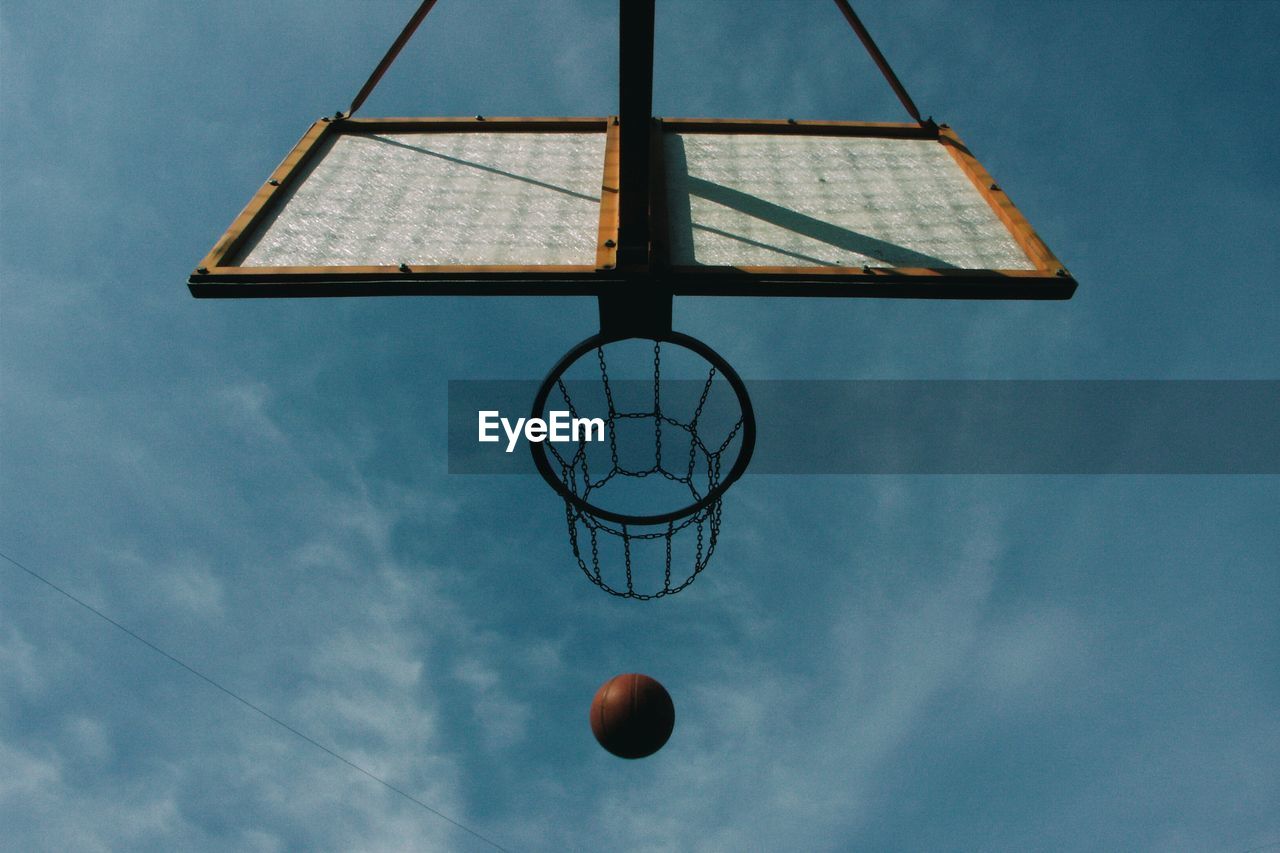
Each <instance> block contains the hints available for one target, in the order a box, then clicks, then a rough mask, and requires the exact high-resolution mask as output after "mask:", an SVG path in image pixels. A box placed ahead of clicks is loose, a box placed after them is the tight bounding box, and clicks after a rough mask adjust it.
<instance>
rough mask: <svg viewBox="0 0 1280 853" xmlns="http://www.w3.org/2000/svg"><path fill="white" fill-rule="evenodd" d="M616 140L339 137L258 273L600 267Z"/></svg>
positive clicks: (257, 252) (247, 259)
mask: <svg viewBox="0 0 1280 853" xmlns="http://www.w3.org/2000/svg"><path fill="white" fill-rule="evenodd" d="M604 150H605V134H604V133H478V132H465V133H435V132H432V133H343V134H335V135H331V136H330V137H329V139H328V140H327V141H326V143H324V144H322V145H321V146H320V147H319V150H318V151H317V152H316V154H315V156H314V157H313V158H312V160H311V162H310V164H309V168H307V169H306V170H305V171H304V172H303V173H302V174H300V175H299V176H298V178H297V179H296V180H295V181H293V182H292V185H291V186H290V187H289V188H288V190H287V192H286V193H285V195H284V197H283V198H282V199H280V200H278V201H277V203H276V207H275V208H274V209H273V210H272V211H271V212H270V214H269V215H266V216H264V217H263V218H262V219H261V221H260V222H258V223H256V226H255V228H254V229H253V230H252V232H251V233H250V234H249V235H248V237H247V238H246V240H245V241H244V243H243V244H242V245H241V247H240V249H239V252H238V254H237V257H235V259H234V260H233V263H234V264H239V265H240V266H247V267H312V266H378V265H392V266H394V265H398V264H402V263H404V264H410V265H429V266H445V265H521V266H538V265H556V264H580V265H592V264H594V263H595V260H596V230H597V224H598V220H599V216H600V195H601V167H602V163H603V162H604Z"/></svg>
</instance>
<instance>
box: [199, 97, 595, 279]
mask: <svg viewBox="0 0 1280 853" xmlns="http://www.w3.org/2000/svg"><path fill="white" fill-rule="evenodd" d="M592 131H597V132H599V133H601V134H604V136H605V156H604V164H603V175H602V179H601V202H600V215H599V224H598V227H597V232H598V233H597V250H596V262H595V264H583V265H532V266H459V265H450V266H411V265H405V264H401V265H398V266H396V265H387V266H302V267H296V266H288V267H284V266H281V267H275V266H273V267H247V266H240V265H237V264H231V263H228V259H230V258H234V257H235V256H236V253H237V252H238V251H239V250H240V249H241V248H242V246H243V243H244V241H245V240H246V239H248V237H249V235H251V234H252V233H253V232H254V229H255V228H256V227H257V225H258V224H259V223H260V222H262V221H263V219H264V218H265V217H267V216H269V215H270V214H271V213H272V211H273V210H274V209H275V208H276V207H277V206H278V205H279V204H280V203H281V201H282V199H284V198H287V197H288V192H289V189H290V188H291V187H292V186H293V185H294V184H296V183H297V182H298V181H299V180H300V179H301V176H303V175H305V173H306V170H307V167H308V166H309V165H310V163H311V161H312V160H313V158H314V157H315V155H316V152H317V151H320V150H323V148H324V145H323V144H322V143H323V142H326V141H328V140H329V139H330V138H331V137H333V136H335V135H337V134H352V133H433V132H434V133H466V132H475V133H589V132H592ZM617 237H618V123H617V119H616V117H612V116H611V117H607V118H488V117H482V116H476V117H474V118H343V119H336V120H335V119H330V118H322V119H320V120H318V121H316V122H315V123H314V124H312V125H311V127H310V128H308V130H307V132H306V133H305V134H303V136H302V139H301V140H299V141H298V144H297V145H295V146H294V147H293V150H292V151H290V152H289V154H288V156H287V157H285V158H284V160H283V161H282V162H281V163H280V165H279V166H278V167H276V170H275V171H274V172H272V173H271V176H270V177H269V178H268V179H267V181H266V183H264V184H263V185H262V187H261V188H260V189H259V190H258V192H257V193H256V194H255V195H254V197H253V198H252V199H251V200H250V201H249V204H248V205H246V206H245V208H244V210H243V211H241V213H240V215H239V216H237V217H236V219H235V221H233V222H232V223H231V227H230V228H228V229H227V231H226V233H224V234H223V235H222V237H221V238H220V239H219V240H218V242H217V243H215V244H214V247H213V248H212V249H211V250H210V251H209V254H208V255H206V256H205V258H204V260H202V261H201V262H200V265H199V266H198V267H197V268H196V270H195V272H193V273H192V274H191V277H190V278H189V279H188V280H187V285H188V287H189V288H190V290H191V294H192V295H193V296H197V297H215V298H217V297H221V298H228V297H230V298H235V297H279V296H297V297H314V296H395V295H431V294H435V295H459V294H474V295H498V296H506V295H537V294H558V295H565V294H596V293H597V292H598V291H599V288H600V283H601V279H602V275H601V274H602V273H604V274H607V273H608V272H609V271H611V270H612V269H613V268H614V265H615V264H616V263H617V258H616V253H617Z"/></svg>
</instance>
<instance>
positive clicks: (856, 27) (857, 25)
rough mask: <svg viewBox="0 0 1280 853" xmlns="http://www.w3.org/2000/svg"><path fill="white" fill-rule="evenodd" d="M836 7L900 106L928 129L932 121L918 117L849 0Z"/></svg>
mask: <svg viewBox="0 0 1280 853" xmlns="http://www.w3.org/2000/svg"><path fill="white" fill-rule="evenodd" d="M836 5H837V6H838V7H840V11H841V12H842V13H843V14H844V19H845V20H846V21H848V22H849V26H851V27H853V31H854V32H855V33H857V34H858V39H859V40H860V41H861V42H862V46H863V47H865V48H866V49H867V53H869V54H871V59H872V60H873V61H874V62H875V64H876V67H878V68H879V69H880V73H881V74H883V75H884V79H885V80H887V81H888V82H889V85H890V86H891V87H892V88H893V93H894V94H895V95H897V96H898V100H899V101H901V102H902V106H904V107H906V109H907V112H908V113H909V114H910V115H911V117H912V118H913V119H915V120H916V121H917V122H918V123H919V124H920V126H921V127H928V126H929V125H931V124H933V121H932V119H930V120H927V121H926V120H925V119H922V118H921V117H920V111H919V110H918V109H916V104H915V101H913V100H911V96H910V95H908V94H907V90H906V88H905V87H904V86H903V85H902V81H901V80H899V79H898V75H897V74H894V73H893V69H892V68H890V67H889V60H887V59H885V58H884V54H883V53H881V52H880V48H879V47H877V46H876V43H875V40H874V39H872V38H871V33H869V32H867V28H866V27H865V26H863V24H862V21H861V20H860V19H859V18H858V16H857V14H856V13H855V12H854V11H853V7H852V6H850V5H849V0H836Z"/></svg>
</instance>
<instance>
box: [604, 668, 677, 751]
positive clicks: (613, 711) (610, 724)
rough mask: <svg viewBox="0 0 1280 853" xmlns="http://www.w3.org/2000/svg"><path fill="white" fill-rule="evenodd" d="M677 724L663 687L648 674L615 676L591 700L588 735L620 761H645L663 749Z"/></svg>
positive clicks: (669, 698)
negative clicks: (633, 759) (642, 759)
mask: <svg viewBox="0 0 1280 853" xmlns="http://www.w3.org/2000/svg"><path fill="white" fill-rule="evenodd" d="M675 724H676V707H675V705H674V704H672V702H671V695H670V694H669V693H667V690H666V688H665V687H663V686H662V685H661V684H659V683H658V682H657V681H654V680H653V679H652V678H650V677H649V676H647V675H641V674H640V673H638V672H627V673H623V674H622V675H615V676H614V677H613V678H610V679H609V680H608V681H606V682H605V683H604V684H601V685H600V689H599V690H597V691H596V696H595V698H594V699H592V700H591V733H592V734H594V735H595V736H596V740H597V741H599V743H600V745H601V746H603V747H604V748H605V749H607V750H608V751H609V752H611V753H613V754H614V755H616V756H618V757H619V758H644V757H645V756H648V755H653V754H654V753H655V752H657V751H658V750H660V749H662V746H663V744H665V743H666V742H667V738H669V737H671V730H672V729H673V728H675Z"/></svg>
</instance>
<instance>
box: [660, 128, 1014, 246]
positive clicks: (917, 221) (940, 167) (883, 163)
mask: <svg viewBox="0 0 1280 853" xmlns="http://www.w3.org/2000/svg"><path fill="white" fill-rule="evenodd" d="M663 157H664V161H665V164H664V165H665V173H666V190H667V197H666V204H667V225H668V234H669V239H670V252H671V262H672V263H673V264H675V265H677V266H693V265H697V266H733V267H824V266H826V267H855V268H857V267H862V266H864V265H866V266H873V267H895V268H927V269H935V270H948V269H954V270H1034V269H1036V268H1037V265H1036V264H1035V263H1034V262H1033V261H1032V260H1031V259H1030V258H1029V257H1028V256H1027V254H1026V253H1025V252H1024V251H1023V250H1022V249H1021V248H1020V247H1019V245H1018V243H1017V242H1016V241H1015V239H1014V237H1013V236H1012V234H1011V233H1010V231H1009V229H1008V228H1007V227H1006V226H1005V224H1004V223H1003V222H1001V220H1000V218H999V217H997V215H996V213H995V211H994V210H993V209H992V205H991V203H990V202H989V201H988V200H987V199H986V198H984V197H983V195H982V194H981V193H980V192H979V191H978V189H977V187H975V185H974V183H973V180H972V179H971V178H970V176H969V175H967V174H966V173H965V171H964V170H963V169H962V168H961V166H960V165H959V164H958V163H957V161H956V159H955V158H954V157H953V156H952V154H951V153H950V152H949V151H948V150H947V148H946V147H945V146H944V145H941V144H939V143H938V141H937V140H934V139H901V138H879V137H875V136H823V135H810V136H806V135H798V134H786V135H783V134H769V133H759V132H756V133H723V132H721V133H682V132H668V133H666V134H665V135H664V140H663Z"/></svg>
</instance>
